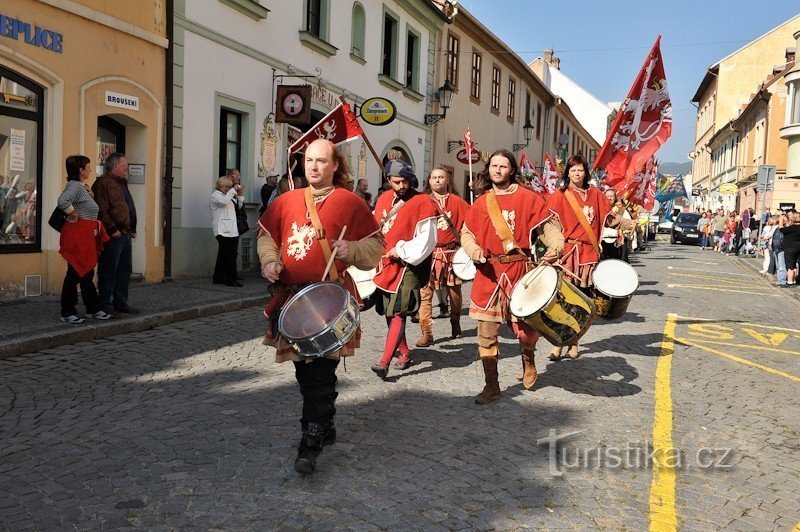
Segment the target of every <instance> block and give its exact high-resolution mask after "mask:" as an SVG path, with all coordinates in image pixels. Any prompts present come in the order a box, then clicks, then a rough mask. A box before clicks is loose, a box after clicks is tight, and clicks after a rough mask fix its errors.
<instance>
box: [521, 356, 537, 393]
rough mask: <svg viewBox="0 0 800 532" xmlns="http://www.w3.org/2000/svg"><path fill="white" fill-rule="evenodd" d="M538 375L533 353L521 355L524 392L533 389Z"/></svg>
mask: <svg viewBox="0 0 800 532" xmlns="http://www.w3.org/2000/svg"><path fill="white" fill-rule="evenodd" d="M538 376H539V373H538V372H537V371H536V362H535V361H534V359H533V353H522V385H523V386H524V387H525V389H526V390H530V389H531V388H533V385H534V384H535V383H536V378H537V377H538Z"/></svg>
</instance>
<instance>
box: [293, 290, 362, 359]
mask: <svg viewBox="0 0 800 532" xmlns="http://www.w3.org/2000/svg"><path fill="white" fill-rule="evenodd" d="M359 323H360V315H359V312H358V305H357V304H356V301H355V299H353V297H352V296H351V295H350V293H349V292H348V291H347V290H346V289H345V288H344V287H343V286H342V285H340V284H339V283H329V282H325V283H315V284H312V285H310V286H307V287H305V288H303V289H302V290H300V291H299V292H297V294H295V295H294V297H292V298H291V299H290V300H289V301H287V302H286V304H285V305H284V306H283V309H282V310H281V313H280V316H279V317H278V330H279V331H280V333H281V334H282V335H283V337H284V338H286V340H287V341H288V342H289V344H291V346H292V347H293V348H294V350H295V351H296V352H297V354H298V355H300V356H302V357H310V358H317V357H325V356H328V355H330V354H332V353H335V352H336V351H338V350H339V349H342V348H343V347H344V346H345V345H347V342H349V341H350V339H351V338H352V337H353V335H354V334H355V332H356V329H357V328H358V325H359Z"/></svg>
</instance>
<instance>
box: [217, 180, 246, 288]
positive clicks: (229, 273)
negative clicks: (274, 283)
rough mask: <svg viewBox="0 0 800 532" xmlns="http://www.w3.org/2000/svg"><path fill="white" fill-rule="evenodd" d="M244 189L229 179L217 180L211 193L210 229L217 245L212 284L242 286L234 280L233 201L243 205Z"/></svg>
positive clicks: (236, 236)
mask: <svg viewBox="0 0 800 532" xmlns="http://www.w3.org/2000/svg"><path fill="white" fill-rule="evenodd" d="M243 191H244V189H243V188H242V186H241V185H239V186H236V187H234V186H233V181H232V180H231V178H230V177H227V176H223V177H220V178H219V179H217V189H216V190H215V191H214V192H212V193H211V229H212V230H213V231H214V237H215V238H216V239H217V242H218V243H219V248H218V249H217V263H216V264H215V265H214V284H223V283H224V284H225V285H226V286H244V285H242V283H240V282H239V281H237V280H236V253H237V250H236V243H237V242H238V239H239V230H238V229H237V227H236V208H235V207H234V205H233V199H234V198H236V203H237V204H239V205H240V206H241V205H243V204H244V198H243V197H242V194H243Z"/></svg>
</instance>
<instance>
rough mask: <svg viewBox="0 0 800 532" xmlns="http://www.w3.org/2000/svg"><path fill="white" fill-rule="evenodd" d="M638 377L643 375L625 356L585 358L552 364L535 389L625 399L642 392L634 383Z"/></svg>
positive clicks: (549, 364) (541, 376) (540, 376)
mask: <svg viewBox="0 0 800 532" xmlns="http://www.w3.org/2000/svg"><path fill="white" fill-rule="evenodd" d="M638 377H639V372H638V371H636V368H634V367H633V366H631V365H630V364H628V362H627V360H625V358H624V357H618V356H599V357H581V358H578V359H577V360H572V359H565V360H561V361H558V362H549V363H548V364H547V368H546V370H545V371H544V373H540V374H539V378H538V379H537V381H536V386H535V388H534V390H537V389H539V388H544V387H547V386H554V387H556V388H561V389H563V390H565V391H568V392H570V393H575V394H581V395H593V396H600V397H624V396H628V395H635V394H637V393H639V392H641V391H642V389H641V388H640V387H639V386H637V385H635V384H632V382H633V381H634V380H636V378H638ZM519 386H520V387H521V386H522V385H521V384H520V385H519Z"/></svg>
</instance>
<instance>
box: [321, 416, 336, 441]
mask: <svg viewBox="0 0 800 532" xmlns="http://www.w3.org/2000/svg"><path fill="white" fill-rule="evenodd" d="M334 443H336V427H334V426H333V420H331V421H329V422H327V423H326V424H325V438H323V440H322V445H333V444H334Z"/></svg>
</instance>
